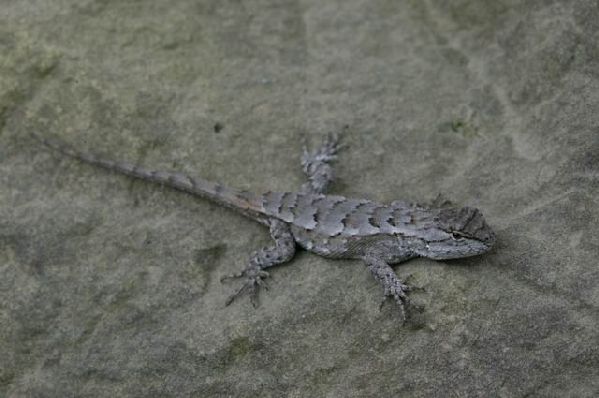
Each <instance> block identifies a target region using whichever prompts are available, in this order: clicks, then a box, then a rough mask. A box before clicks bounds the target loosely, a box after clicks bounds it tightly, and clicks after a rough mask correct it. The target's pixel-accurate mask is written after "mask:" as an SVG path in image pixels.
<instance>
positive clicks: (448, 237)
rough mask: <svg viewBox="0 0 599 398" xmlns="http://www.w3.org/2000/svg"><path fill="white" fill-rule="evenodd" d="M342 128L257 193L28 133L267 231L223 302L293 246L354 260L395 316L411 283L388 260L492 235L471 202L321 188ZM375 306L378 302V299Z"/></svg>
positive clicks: (251, 289)
mask: <svg viewBox="0 0 599 398" xmlns="http://www.w3.org/2000/svg"><path fill="white" fill-rule="evenodd" d="M341 135H342V134H341V133H329V134H328V135H326V137H325V139H324V140H323V141H322V143H321V144H320V146H318V147H316V148H315V149H313V150H309V149H308V146H307V142H306V139H305V135H303V136H302V137H303V138H302V149H303V153H302V155H301V158H300V160H301V162H300V163H301V166H302V168H303V171H304V173H305V174H306V175H307V181H305V182H304V183H303V184H302V185H301V187H300V189H299V190H297V191H289V192H282V191H266V192H264V193H261V194H258V193H253V192H249V191H246V190H238V189H234V188H231V187H229V186H227V185H224V184H221V183H216V182H212V181H208V180H205V179H202V178H198V177H191V176H189V175H187V174H182V173H179V172H173V171H160V170H153V169H149V168H145V167H140V166H136V165H133V164H130V163H125V162H117V161H111V160H107V159H104V158H101V157H97V156H94V155H92V154H89V153H85V152H80V151H76V150H74V149H72V148H70V147H68V146H65V145H63V144H58V143H56V142H54V141H51V140H48V139H46V138H43V137H41V136H39V135H37V134H34V135H33V138H35V139H36V140H37V141H39V142H41V143H42V144H43V145H45V146H46V147H48V148H50V149H53V150H55V151H58V152H59V153H61V154H62V155H65V156H67V157H71V158H75V159H78V160H80V161H83V162H85V163H88V164H92V165H97V166H100V167H103V168H105V169H109V170H112V171H115V172H118V173H121V174H126V175H128V176H132V177H137V178H140V179H143V180H147V181H151V182H154V183H159V184H163V185H166V186H170V187H172V188H176V189H179V190H182V191H185V192H188V193H191V194H193V195H197V196H199V197H203V198H206V199H209V200H211V201H213V202H215V203H217V204H220V205H223V206H225V207H228V208H231V209H233V210H236V211H237V212H239V213H241V214H242V215H244V216H247V217H249V218H250V219H252V220H254V221H257V222H259V223H261V224H263V225H265V226H267V227H268V228H269V230H270V236H271V237H272V241H273V243H272V244H271V245H269V246H266V247H263V248H261V249H259V250H256V251H253V252H252V253H251V255H250V256H249V259H248V261H247V263H245V265H244V266H243V267H242V268H241V270H240V271H239V272H237V273H234V274H230V275H225V276H223V277H222V278H221V282H224V281H225V280H228V279H235V278H242V279H243V282H242V283H241V284H240V286H239V287H238V288H237V289H236V290H235V292H234V293H233V294H231V295H230V296H228V298H227V299H226V302H225V304H226V305H227V306H228V305H229V304H231V303H232V302H233V301H234V300H235V299H236V298H237V297H239V296H240V295H242V294H244V293H248V294H249V296H250V299H251V302H252V304H253V305H254V307H255V306H256V297H257V292H258V289H259V288H260V287H261V286H264V280H265V278H267V277H268V276H269V272H268V271H267V269H268V268H270V267H272V266H275V265H279V264H283V263H286V262H288V261H290V260H291V259H292V258H293V256H294V254H295V252H296V249H297V247H298V246H299V247H301V248H303V249H305V250H307V251H309V252H312V253H315V254H317V255H320V256H322V257H325V258H329V259H354V260H361V261H362V262H363V263H364V265H365V266H366V268H367V269H368V270H369V271H370V272H371V273H372V275H373V276H374V278H375V279H376V280H377V281H378V282H379V283H380V284H381V286H382V288H383V302H384V301H385V300H386V299H387V298H389V297H390V298H391V299H393V300H394V301H395V302H396V304H397V308H398V311H399V316H400V318H401V319H402V321H405V319H406V312H405V308H406V305H408V304H412V305H414V306H415V307H417V306H416V305H415V304H413V303H412V302H411V299H410V297H409V296H408V292H409V291H411V290H413V289H414V287H413V286H411V285H408V284H406V283H405V282H404V281H403V280H402V279H400V278H399V277H398V276H397V274H396V273H395V271H394V270H393V268H392V267H391V265H394V264H398V263H401V262H404V261H406V260H409V259H411V258H414V257H425V258H428V259H432V260H447V259H455V258H461V257H469V256H474V255H478V254H481V253H484V252H486V251H488V250H490V249H491V247H492V246H493V244H494V242H495V235H494V233H493V231H492V230H491V228H490V227H489V226H488V225H487V223H486V221H485V219H484V217H483V215H482V213H481V211H480V210H478V209H477V208H474V207H447V206H444V207H441V206H423V205H419V204H416V203H407V202H403V201H400V200H394V201H392V202H391V203H389V204H383V203H379V202H376V201H373V200H369V199H361V198H346V197H344V196H340V195H330V194H326V193H325V191H326V189H327V187H328V186H329V185H330V183H331V181H332V178H333V168H332V163H333V162H335V161H336V160H337V155H338V152H339V151H340V149H342V148H343V147H344V146H345V145H344V144H342V143H341V139H340V137H341ZM381 304H382V303H381Z"/></svg>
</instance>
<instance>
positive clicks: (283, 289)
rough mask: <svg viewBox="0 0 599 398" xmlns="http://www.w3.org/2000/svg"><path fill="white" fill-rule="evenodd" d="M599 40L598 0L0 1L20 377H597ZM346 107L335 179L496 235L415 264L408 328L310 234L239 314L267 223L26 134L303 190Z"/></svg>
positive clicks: (502, 385)
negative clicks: (310, 150) (308, 243)
mask: <svg viewBox="0 0 599 398" xmlns="http://www.w3.org/2000/svg"><path fill="white" fill-rule="evenodd" d="M598 43H599V3H597V1H595V0H592V1H591V0H577V1H570V0H557V1H556V0H552V1H548V0H530V1H528V0H527V1H523V0H520V1H516V0H499V1H498V0H449V1H448V0H423V1H408V0H361V1H360V0H336V1H333V0H330V1H329V0H324V1H323V0H319V1H286V0H284V1H280V0H277V1H275V0H260V1H252V0H249V1H229V0H225V1H223V0H209V1H208V0H200V1H196V0H193V1H192V0H180V1H177V0H173V1H169V2H166V1H161V0H146V1H134V0H120V1H100V0H53V1H47V0H43V1H42V0H4V1H2V4H1V7H0V396H3V397H4V396H6V397H111V398H114V397H121V396H128V397H185V396H197V397H221V396H222V397H227V396H231V397H281V396H290V397H303V396H314V397H317V396H326V397H380V396H394V397H451V396H459V397H524V396H526V397H564V396H571V397H596V396H598V395H599V347H598V343H597V342H598V341H599V266H598V265H597V254H598V251H599V239H598V238H597V236H598V235H599V232H598V227H597V225H598V217H599V216H598V215H599V201H598V199H597V198H598V193H599V192H598V188H599V187H598V185H599V44H598ZM344 125H349V126H350V132H349V134H348V135H347V137H346V140H347V142H348V143H349V144H350V148H348V149H347V150H346V151H344V152H343V153H342V154H341V156H340V163H339V164H338V165H337V168H336V170H335V175H336V180H335V182H334V183H333V184H332V186H331V192H333V193H340V194H344V195H346V196H358V197H359V196H366V197H368V198H370V199H373V200H377V201H382V202H389V201H391V200H393V199H402V200H406V201H421V202H424V201H430V200H432V199H433V198H435V197H436V196H437V194H438V193H442V194H443V196H444V197H447V198H449V199H451V200H452V201H453V202H454V203H457V204H460V205H472V206H476V207H479V208H480V209H481V210H482V211H483V212H484V213H485V215H486V218H487V220H488V222H489V224H490V225H491V227H492V228H493V229H494V230H495V232H496V233H497V245H496V247H495V249H494V250H493V251H491V252H490V253H488V254H485V255H483V256H480V257H473V258H469V259H463V260H453V261H448V262H440V263H435V262H432V261H429V260H423V259H417V260H412V261H410V262H409V263H407V264H405V265H401V266H399V267H397V271H398V273H399V275H400V276H403V277H407V276H408V275H410V274H411V277H410V278H408V281H409V282H410V283H411V284H414V285H420V286H423V287H425V289H426V290H425V291H421V292H415V293H413V294H412V297H413V298H414V300H415V301H416V302H417V303H418V304H419V305H421V306H422V307H423V308H424V310H423V312H418V311H415V310H413V311H411V312H409V313H408V315H409V316H411V321H410V322H409V323H408V324H407V325H406V326H401V324H400V322H398V317H397V314H396V311H395V308H394V307H393V305H386V306H384V307H383V308H382V310H381V311H380V312H379V309H378V305H379V302H378V297H379V294H380V287H379V286H378V284H377V282H376V281H375V280H374V279H373V278H372V277H371V276H370V275H369V273H368V270H367V269H366V268H365V267H364V266H363V265H362V264H361V263H359V262H353V261H330V260H325V259H321V258H319V257H317V256H314V255H308V254H305V253H304V254H300V255H299V256H297V258H296V259H295V260H294V261H293V262H292V263H291V264H289V265H287V266H282V267H279V268H275V269H273V270H272V272H271V276H272V278H271V279H270V280H269V281H268V282H269V286H270V289H269V290H268V291H266V292H262V294H261V296H260V301H261V305H260V307H259V308H258V309H256V310H254V309H253V308H252V306H251V304H250V302H249V300H240V301H239V302H235V303H234V304H233V305H231V306H230V307H225V306H224V302H225V299H226V297H227V296H228V295H229V294H230V293H231V292H232V290H233V289H234V287H233V286H231V285H221V284H220V283H219V277H220V276H221V275H223V274H227V273H231V272H235V271H236V270H237V269H239V267H240V266H241V265H242V264H243V262H244V261H245V260H246V259H247V255H248V253H249V252H250V251H251V250H254V249H255V248H256V247H260V246H262V245H265V244H268V242H269V236H268V231H267V230H266V228H264V227H263V226H260V225H258V224H254V223H252V222H251V221H248V220H245V219H243V218H241V217H240V216H238V215H236V214H234V213H232V212H230V211H228V210H227V209H222V208H219V207H217V206H215V205H211V204H208V203H206V202H205V201H203V200H201V199H197V198H194V197H192V196H190V195H186V194H182V193H179V192H174V191H169V190H165V189H163V188H160V187H157V186H151V185H148V184H145V183H143V182H141V181H134V180H132V179H130V178H127V177H122V176H117V175H114V174H111V173H107V172H105V171H103V170H100V169H97V168H93V167H90V166H86V165H83V164H81V163H77V162H74V161H71V160H67V159H61V158H59V157H57V156H56V155H55V154H52V153H49V152H48V151H45V150H43V149H41V148H40V147H39V145H36V144H35V143H34V141H32V140H30V139H29V138H28V134H29V133H30V132H38V133H39V134H41V135H49V136H51V137H54V138H57V139H59V140H61V141H62V142H66V143H68V144H70V145H72V146H74V147H77V148H78V149H82V150H87V151H89V152H93V153H96V154H98V155H105V156H107V157H110V158H115V159H123V160H127V161H129V162H132V163H141V164H146V165H151V166H155V167H162V168H166V169H177V170H181V171H184V172H187V173H190V174H197V175H200V176H203V177H206V178H209V179H212V180H222V181H226V182H227V183H229V184H231V185H233V186H236V187H239V188H242V189H254V190H263V189H272V190H288V189H293V188H296V187H299V186H300V184H301V183H302V182H303V173H302V170H301V167H300V165H299V156H300V148H301V145H300V138H299V135H300V133H301V132H303V131H307V132H309V133H311V134H322V133H325V132H327V131H329V130H335V129H339V130H340V129H342V128H343V126H344Z"/></svg>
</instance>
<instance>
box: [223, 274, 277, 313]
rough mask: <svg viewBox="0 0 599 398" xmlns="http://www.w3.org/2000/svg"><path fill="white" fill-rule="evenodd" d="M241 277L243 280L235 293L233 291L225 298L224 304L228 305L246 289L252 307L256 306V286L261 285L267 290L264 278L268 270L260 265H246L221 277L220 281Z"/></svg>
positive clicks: (266, 276) (267, 275)
mask: <svg viewBox="0 0 599 398" xmlns="http://www.w3.org/2000/svg"><path fill="white" fill-rule="evenodd" d="M241 277H245V281H244V282H243V284H242V285H241V286H240V287H239V288H238V289H237V291H236V292H235V293H233V294H232V295H230V296H229V297H228V298H227V300H226V301H225V305H226V306H228V305H230V304H231V303H232V302H233V301H234V300H235V299H236V298H237V297H239V296H240V295H241V294H243V293H244V292H246V291H247V292H249V294H250V300H251V302H252V305H253V306H254V308H256V307H257V306H258V302H257V296H258V295H257V293H258V286H262V287H263V288H264V289H265V290H268V287H267V286H266V283H265V281H264V279H265V278H268V277H269V274H268V272H266V271H264V270H262V269H261V268H260V267H247V268H245V269H244V270H243V271H241V272H238V273H235V274H231V275H225V276H223V277H221V278H220V281H221V283H222V282H224V281H226V280H228V279H233V278H241Z"/></svg>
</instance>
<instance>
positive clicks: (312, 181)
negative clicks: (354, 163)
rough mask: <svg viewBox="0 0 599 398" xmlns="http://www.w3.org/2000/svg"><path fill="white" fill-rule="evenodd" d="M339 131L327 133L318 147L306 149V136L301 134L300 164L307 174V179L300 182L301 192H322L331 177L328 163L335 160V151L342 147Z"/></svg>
mask: <svg viewBox="0 0 599 398" xmlns="http://www.w3.org/2000/svg"><path fill="white" fill-rule="evenodd" d="M340 137H341V133H329V134H328V135H327V137H326V138H325V140H324V141H323V142H322V144H320V146H319V147H318V148H316V149H315V150H313V151H308V146H307V144H306V136H305V135H303V136H302V147H303V151H304V153H303V155H302V158H301V164H302V168H303V170H304V172H305V173H306V174H307V175H308V181H307V182H305V183H304V184H302V187H301V192H305V193H317V194H320V193H323V192H324V190H325V189H326V188H327V187H328V186H329V184H330V182H331V180H332V178H333V168H332V167H331V165H330V164H329V163H331V162H334V161H335V160H337V152H338V151H339V150H340V149H341V148H343V145H341V144H340V143H339V141H340Z"/></svg>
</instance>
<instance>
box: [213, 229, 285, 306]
mask: <svg viewBox="0 0 599 398" xmlns="http://www.w3.org/2000/svg"><path fill="white" fill-rule="evenodd" d="M269 224H270V236H271V237H272V239H273V240H274V245H271V246H268V247H264V248H262V249H260V250H256V251H254V252H253V253H252V254H251V255H250V260H249V262H248V263H247V264H246V265H245V267H244V268H243V269H242V270H241V271H240V272H238V273H236V274H231V275H225V276H223V277H222V278H221V282H223V281H225V280H226V279H230V278H241V277H245V280H244V282H243V284H242V285H241V286H240V287H239V289H237V291H236V292H235V293H233V294H232V295H230V296H229V297H228V298H227V301H226V302H225V304H226V305H229V304H231V303H232V302H233V300H235V299H236V298H237V297H238V296H239V295H240V294H242V293H243V292H245V291H248V292H249V293H250V299H251V301H252V305H253V306H254V307H256V292H257V287H258V286H260V285H263V284H264V281H263V279H264V278H267V277H268V272H266V271H264V269H265V268H268V267H272V266H273V265H277V264H282V263H285V262H287V261H289V260H291V259H292V258H293V255H294V254H295V241H294V239H293V235H292V234H291V230H290V228H289V225H288V224H286V223H284V222H283V221H280V220H277V219H274V218H271V219H270V220H269Z"/></svg>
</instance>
